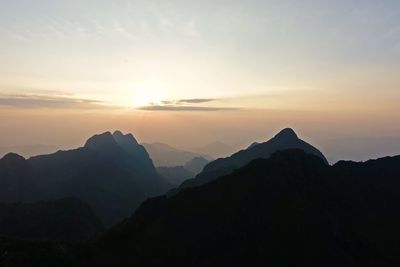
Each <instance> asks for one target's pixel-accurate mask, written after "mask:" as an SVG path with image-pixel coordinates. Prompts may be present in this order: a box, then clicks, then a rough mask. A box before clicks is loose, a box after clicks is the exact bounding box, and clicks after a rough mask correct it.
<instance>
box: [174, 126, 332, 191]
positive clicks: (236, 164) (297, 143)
mask: <svg viewBox="0 0 400 267" xmlns="http://www.w3.org/2000/svg"><path fill="white" fill-rule="evenodd" d="M287 149H301V150H303V151H305V152H307V153H310V154H314V155H316V156H318V157H320V158H321V159H323V161H324V162H325V163H326V164H327V163H328V161H327V160H326V158H325V157H324V155H323V154H322V153H321V152H320V151H319V150H318V149H316V148H315V147H313V146H312V145H310V144H308V143H306V142H304V141H303V140H301V139H299V138H298V137H297V135H296V133H295V132H294V131H293V130H292V129H289V128H287V129H283V130H282V131H281V132H279V133H278V134H277V135H276V136H275V137H274V138H272V139H271V140H269V141H267V142H265V143H261V144H257V143H254V144H253V145H251V146H250V147H248V148H247V149H245V150H241V151H239V152H237V153H235V154H233V155H232V156H230V157H227V158H220V159H217V160H214V161H212V162H210V163H209V164H207V165H206V166H205V167H204V169H203V171H202V172H201V173H200V174H199V175H197V176H196V178H195V179H191V180H187V181H185V182H184V183H183V184H182V185H181V188H186V187H193V186H198V185H202V184H205V183H207V182H209V181H211V180H213V179H215V178H217V177H219V176H222V175H226V174H229V173H231V172H232V171H234V170H236V169H238V168H241V167H243V166H245V165H246V164H248V163H249V162H250V161H252V160H254V159H257V158H269V157H270V156H271V154H272V153H274V152H276V151H283V150H287Z"/></svg>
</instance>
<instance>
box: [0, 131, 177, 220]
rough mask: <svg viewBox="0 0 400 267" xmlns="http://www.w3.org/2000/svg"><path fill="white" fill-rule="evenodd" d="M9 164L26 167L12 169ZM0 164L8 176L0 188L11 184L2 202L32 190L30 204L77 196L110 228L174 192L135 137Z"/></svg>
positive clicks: (106, 138) (99, 139)
mask: <svg viewBox="0 0 400 267" xmlns="http://www.w3.org/2000/svg"><path fill="white" fill-rule="evenodd" d="M10 161H11V162H14V163H13V164H17V163H18V164H25V165H24V166H23V167H21V168H15V169H14V170H12V169H10V168H12V164H10ZM1 162H2V163H0V173H5V175H1V176H0V184H7V186H6V187H2V189H0V190H1V191H0V193H1V194H0V199H1V200H2V201H15V200H21V201H23V200H24V198H28V197H27V196H26V195H28V196H29V194H30V193H29V191H31V190H33V189H34V192H35V194H34V197H30V196H29V197H30V199H29V200H31V201H36V200H48V199H58V198H64V197H76V198H79V199H81V200H83V201H85V202H87V203H88V204H89V205H90V206H91V207H92V208H93V210H94V212H95V213H96V214H97V215H98V216H99V217H100V218H101V219H102V221H103V223H104V224H105V225H106V226H110V225H112V224H114V223H117V222H119V221H120V220H122V219H123V218H125V217H127V216H129V215H130V214H131V213H132V212H133V211H134V210H135V208H136V207H137V206H138V205H139V204H140V203H141V202H142V201H143V200H145V199H146V198H148V197H150V196H156V195H159V194H162V193H164V192H165V191H166V190H168V189H169V188H171V185H170V184H169V183H168V182H166V181H165V180H164V179H163V178H162V177H161V176H160V175H158V173H157V172H156V170H155V168H154V166H153V164H152V161H151V159H150V158H149V156H148V154H147V152H146V150H145V149H144V148H143V147H142V146H141V145H139V144H138V143H137V142H136V140H135V139H134V138H133V136H132V135H123V134H122V133H121V132H115V133H114V135H113V134H111V133H110V132H106V133H102V134H98V135H95V136H93V137H91V138H89V139H88V140H87V142H86V143H85V145H84V146H83V147H81V148H78V149H73V150H68V151H58V152H56V153H54V154H49V155H42V156H36V157H32V158H30V159H28V160H26V161H25V160H24V159H23V158H17V156H13V155H12V156H7V157H5V158H3V159H2V160H1ZM19 181H20V182H19ZM29 183H31V184H29ZM14 192H15V193H14Z"/></svg>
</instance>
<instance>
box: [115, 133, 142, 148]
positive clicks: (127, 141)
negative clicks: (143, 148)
mask: <svg viewBox="0 0 400 267" xmlns="http://www.w3.org/2000/svg"><path fill="white" fill-rule="evenodd" d="M113 137H114V139H115V141H116V142H117V143H118V144H119V145H122V146H124V145H134V146H137V145H138V144H139V143H138V142H137V141H136V139H135V137H133V135H132V134H130V133H129V134H123V133H122V132H121V131H119V130H117V131H115V132H114V133H113Z"/></svg>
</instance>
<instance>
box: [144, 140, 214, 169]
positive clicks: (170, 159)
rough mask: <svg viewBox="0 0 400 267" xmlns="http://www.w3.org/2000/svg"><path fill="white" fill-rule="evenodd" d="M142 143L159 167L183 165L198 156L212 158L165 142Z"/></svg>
mask: <svg viewBox="0 0 400 267" xmlns="http://www.w3.org/2000/svg"><path fill="white" fill-rule="evenodd" d="M142 145H143V146H144V147H145V148H146V150H147V151H148V152H149V154H150V157H151V159H152V160H153V162H154V165H155V166H157V167H175V166H183V165H184V164H185V163H186V162H188V161H189V160H191V159H193V158H196V157H204V158H206V159H207V160H211V159H212V158H211V157H210V156H208V155H205V154H201V153H195V152H189V151H184V150H180V149H177V148H174V147H171V146H169V145H167V144H163V143H151V144H146V143H144V144H142Z"/></svg>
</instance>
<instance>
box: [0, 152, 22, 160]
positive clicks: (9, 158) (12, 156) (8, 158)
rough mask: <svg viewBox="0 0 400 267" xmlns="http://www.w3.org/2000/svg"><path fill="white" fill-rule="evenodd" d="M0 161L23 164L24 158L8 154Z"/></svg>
mask: <svg viewBox="0 0 400 267" xmlns="http://www.w3.org/2000/svg"><path fill="white" fill-rule="evenodd" d="M1 160H2V161H5V162H25V158H24V157H22V156H20V155H18V154H16V153H8V154H6V155H5V156H4V157H3V158H2V159H1Z"/></svg>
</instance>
